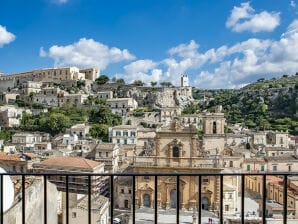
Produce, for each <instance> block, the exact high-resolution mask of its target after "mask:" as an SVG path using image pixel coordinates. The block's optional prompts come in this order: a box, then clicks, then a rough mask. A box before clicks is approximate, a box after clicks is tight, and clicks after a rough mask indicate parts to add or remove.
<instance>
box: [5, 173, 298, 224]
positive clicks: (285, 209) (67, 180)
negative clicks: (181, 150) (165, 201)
mask: <svg viewBox="0 0 298 224" xmlns="http://www.w3.org/2000/svg"><path fill="white" fill-rule="evenodd" d="M6 175H8V176H20V177H21V185H22V186H21V191H20V195H21V197H20V198H21V201H22V202H21V203H22V224H25V214H26V212H28V211H27V210H26V207H25V179H26V177H29V176H30V177H32V176H39V177H40V178H42V179H43V181H44V183H47V181H49V180H50V179H51V177H53V176H58V177H59V176H62V177H63V178H64V179H65V193H66V205H65V208H66V211H65V213H66V224H68V223H70V220H69V217H70V214H69V192H70V190H71V186H70V185H71V181H70V178H73V177H74V176H78V177H82V176H85V177H86V178H87V184H86V188H87V192H88V224H91V223H92V219H91V210H92V209H91V194H92V177H95V176H100V177H106V178H109V189H110V191H109V192H110V193H109V200H110V211H109V212H110V214H109V217H110V219H109V220H114V219H113V218H114V211H115V208H114V207H115V206H114V190H113V189H114V186H115V183H114V182H115V180H116V178H117V177H131V178H132V199H133V203H132V205H131V206H132V207H131V208H132V211H131V212H132V214H131V222H130V223H136V203H135V201H136V181H137V178H139V177H151V178H153V179H154V187H155V190H154V201H153V202H154V206H153V207H154V223H158V216H159V213H158V190H159V188H158V178H161V177H174V178H175V179H176V205H177V206H176V209H175V213H176V221H175V222H176V223H177V224H178V223H180V222H181V220H180V212H181V203H180V194H179V192H180V189H179V188H180V186H181V185H180V183H181V182H180V181H181V178H182V177H197V178H198V189H197V190H198V205H199V206H198V208H197V210H196V215H197V221H196V223H199V224H201V223H203V222H202V210H203V209H202V206H201V205H202V191H203V187H204V184H203V182H202V179H203V178H204V177H217V178H218V180H219V201H218V203H219V212H218V220H219V223H221V224H222V223H224V205H223V201H224V197H223V196H224V195H223V189H224V188H223V186H224V177H237V176H238V177H241V181H240V183H239V184H240V187H241V189H240V191H241V208H240V220H239V222H237V223H243V224H244V223H247V220H246V219H247V218H246V216H245V212H244V211H245V206H244V200H245V197H244V196H245V187H246V186H245V177H248V176H259V177H261V178H262V189H261V194H262V195H263V196H262V197H261V200H262V206H261V209H260V210H261V214H260V216H259V217H260V219H261V221H262V223H263V224H265V223H266V218H267V217H266V216H267V215H266V195H267V194H266V186H267V182H266V178H267V176H279V177H282V178H283V183H282V186H283V204H282V210H283V213H282V214H283V217H282V220H283V221H282V222H281V223H284V224H286V223H287V221H288V219H287V218H288V217H287V214H288V210H293V209H292V208H288V206H287V205H288V203H287V202H288V187H289V186H288V177H289V176H291V177H292V176H298V173H280V172H279V173H277V172H274V173H160V174H156V173H142V174H141V173H121V174H108V173H102V174H86V173H84V174H74V173H71V174H57V173H46V174H40V173H38V174H37V173H23V174H20V173H17V174H16V173H6V174H0V181H1V185H0V187H1V190H0V203H1V204H0V205H1V209H0V214H1V217H0V222H1V224H3V223H4V221H3V215H5V214H4V212H3V204H4V201H3V196H4V195H3V179H4V176H6ZM41 194H43V197H44V199H45V200H44V203H43V212H44V216H43V217H44V221H43V223H44V224H47V223H50V221H49V220H47V211H48V210H47V203H46V202H47V198H48V195H47V184H44V185H43V192H41ZM110 222H111V223H113V222H112V221H110ZM258 223H260V222H258Z"/></svg>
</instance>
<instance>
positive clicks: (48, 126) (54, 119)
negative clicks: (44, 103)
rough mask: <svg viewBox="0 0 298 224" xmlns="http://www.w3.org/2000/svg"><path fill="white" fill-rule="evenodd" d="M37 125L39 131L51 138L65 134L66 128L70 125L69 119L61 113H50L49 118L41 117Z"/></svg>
mask: <svg viewBox="0 0 298 224" xmlns="http://www.w3.org/2000/svg"><path fill="white" fill-rule="evenodd" d="M39 123H40V129H41V130H42V131H44V132H48V133H50V134H51V135H52V136H54V135H57V134H59V133H62V132H65V130H66V128H69V127H70V126H71V125H72V123H71V121H70V119H69V117H67V116H65V115H64V114H62V113H51V114H50V116H42V118H41V119H40V121H39Z"/></svg>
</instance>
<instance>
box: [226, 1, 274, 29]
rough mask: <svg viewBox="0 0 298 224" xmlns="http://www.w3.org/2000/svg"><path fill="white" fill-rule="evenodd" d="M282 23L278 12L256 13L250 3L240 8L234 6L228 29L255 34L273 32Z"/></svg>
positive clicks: (242, 4) (243, 4) (227, 24)
mask: <svg viewBox="0 0 298 224" xmlns="http://www.w3.org/2000/svg"><path fill="white" fill-rule="evenodd" d="M279 23H280V16H279V13H277V12H267V11H262V12H260V13H255V10H254V9H253V8H252V7H251V6H250V3H249V2H245V3H241V5H240V7H237V6H234V8H233V10H232V12H231V15H230V17H229V18H228V20H227V21H226V27H227V28H229V29H232V31H234V32H243V31H250V32H253V33H257V32H261V31H266V32H270V31H273V30H274V29H275V28H276V27H277V26H278V25H279Z"/></svg>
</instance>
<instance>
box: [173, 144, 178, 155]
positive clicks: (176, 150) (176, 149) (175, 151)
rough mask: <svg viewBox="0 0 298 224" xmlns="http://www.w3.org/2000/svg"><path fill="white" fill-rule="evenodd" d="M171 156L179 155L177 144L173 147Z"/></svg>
mask: <svg viewBox="0 0 298 224" xmlns="http://www.w3.org/2000/svg"><path fill="white" fill-rule="evenodd" d="M173 157H179V148H178V146H174V147H173Z"/></svg>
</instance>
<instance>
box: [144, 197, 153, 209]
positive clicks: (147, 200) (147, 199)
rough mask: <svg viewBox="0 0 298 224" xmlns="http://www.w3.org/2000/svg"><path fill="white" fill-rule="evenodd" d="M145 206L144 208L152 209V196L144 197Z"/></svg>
mask: <svg viewBox="0 0 298 224" xmlns="http://www.w3.org/2000/svg"><path fill="white" fill-rule="evenodd" d="M143 206H144V207H148V208H150V207H151V201H150V195H149V194H144V196H143Z"/></svg>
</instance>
